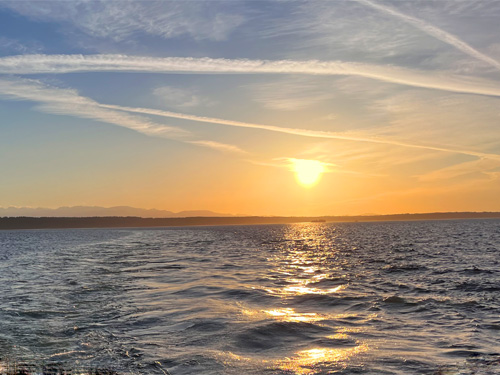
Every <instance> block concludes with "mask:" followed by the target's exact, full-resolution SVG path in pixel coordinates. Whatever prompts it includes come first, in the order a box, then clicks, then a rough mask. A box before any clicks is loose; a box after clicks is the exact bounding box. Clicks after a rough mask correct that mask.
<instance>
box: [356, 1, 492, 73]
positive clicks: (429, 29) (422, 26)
mask: <svg viewBox="0 0 500 375" xmlns="http://www.w3.org/2000/svg"><path fill="white" fill-rule="evenodd" d="M356 1H358V2H359V3H361V4H365V5H367V6H369V7H372V8H374V9H377V10H379V11H381V12H383V13H385V14H389V15H391V16H394V17H397V18H399V19H401V20H403V21H404V22H406V23H409V24H411V25H412V26H415V27H416V28H417V29H419V30H422V31H423V32H425V33H426V34H428V35H430V36H433V37H434V38H436V39H439V40H440V41H442V42H444V43H447V44H449V45H451V46H453V47H455V48H456V49H458V50H460V51H462V52H464V53H465V54H467V55H469V56H471V57H473V58H475V59H478V60H481V61H483V62H485V63H487V64H489V65H491V66H493V67H495V68H496V69H498V70H500V62H499V61H497V60H495V59H493V58H492V57H490V56H488V55H485V54H484V53H482V52H480V51H478V50H477V49H475V48H474V47H472V46H470V45H469V44H467V43H466V42H464V41H463V40H461V39H459V38H458V37H456V36H455V35H453V34H450V33H449V32H447V31H444V30H442V29H440V28H438V27H436V26H434V25H432V24H430V23H428V22H425V21H424V20H421V19H418V18H415V17H412V16H409V15H407V14H404V13H401V12H398V11H397V10H395V9H393V8H391V7H388V6H386V5H382V4H379V3H376V2H373V1H370V0H356Z"/></svg>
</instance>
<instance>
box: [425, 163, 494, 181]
mask: <svg viewBox="0 0 500 375" xmlns="http://www.w3.org/2000/svg"><path fill="white" fill-rule="evenodd" d="M499 168H500V161H499V160H488V159H482V158H481V159H479V160H472V161H469V162H465V163H460V164H456V165H453V166H450V167H447V168H441V169H438V170H435V171H432V172H429V173H427V174H424V175H420V176H418V179H419V181H422V182H432V181H437V180H442V181H449V180H450V179H452V178H457V177H461V176H467V175H470V174H476V173H480V174H482V175H483V176H486V177H487V178H491V176H490V175H489V174H490V173H491V172H495V170H498V169H499Z"/></svg>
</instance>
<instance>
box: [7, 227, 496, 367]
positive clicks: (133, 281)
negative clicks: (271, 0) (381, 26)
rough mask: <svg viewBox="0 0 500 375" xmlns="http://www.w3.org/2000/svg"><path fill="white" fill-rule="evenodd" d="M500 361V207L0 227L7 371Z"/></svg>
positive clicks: (437, 364) (428, 364) (467, 364)
mask: <svg viewBox="0 0 500 375" xmlns="http://www.w3.org/2000/svg"><path fill="white" fill-rule="evenodd" d="M48 373H50V374H118V375H121V374H123V375H125V374H159V375H198V374H199V375H247V374H248V375H278V374H279V375H293V374H297V375H313V374H375V375H378V374H388V375H389V374H391V375H392V374H394V375H412V374H418V375H419V374H433V375H449V374H500V220H495V219H491V220H449V221H414V222H370V223H361V222H360V223H316V222H315V223H298V224H292V225H253V226H212V227H208V226H207V227H182V228H181V227H177V228H174V227H171V228H146V229H144V228H141V229H133V228H131V229H129V228H126V229H64V230H57V229H54V230H17V231H9V230H7V231H0V374H48Z"/></svg>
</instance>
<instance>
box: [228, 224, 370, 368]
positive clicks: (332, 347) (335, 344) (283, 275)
mask: <svg viewBox="0 0 500 375" xmlns="http://www.w3.org/2000/svg"><path fill="white" fill-rule="evenodd" d="M325 228H326V227H325V226H324V225H318V224H317V223H312V224H299V225H291V226H288V227H287V229H286V230H285V232H284V236H283V238H282V240H281V241H276V242H273V243H275V244H276V245H275V246H276V250H277V252H276V253H275V254H276V255H275V256H274V257H272V258H269V261H270V263H271V264H273V265H274V269H273V271H274V278H273V279H272V284H271V285H269V284H267V285H262V286H261V287H260V288H259V289H262V290H265V291H266V292H267V293H268V294H269V295H272V296H273V297H277V298H278V299H279V302H278V303H277V302H274V303H273V305H269V306H262V305H261V306H259V308H250V307H249V306H246V307H245V308H241V313H242V314H243V315H245V316H247V317H251V319H252V320H253V321H255V322H262V324H264V322H266V321H269V319H271V320H275V321H279V322H286V323H291V324H294V323H296V324H302V323H308V324H314V325H316V326H321V327H323V328H322V330H323V329H324V330H325V331H321V330H320V331H315V332H317V333H310V334H311V335H313V336H311V337H314V341H315V343H316V345H314V344H313V342H312V341H311V342H310V345H312V346H313V347H312V348H309V349H303V348H304V346H305V347H307V345H308V344H307V343H306V342H301V343H300V345H299V346H298V347H296V348H295V350H293V351H290V352H289V353H288V354H286V355H285V356H283V357H281V358H267V359H262V358H261V359H260V361H261V364H263V365H265V366H266V367H267V368H269V369H279V370H281V371H285V372H287V373H291V374H296V375H309V374H316V373H323V372H324V370H325V369H326V368H327V369H330V368H333V367H338V366H344V365H345V364H346V362H347V361H349V360H351V359H352V358H353V357H354V356H356V355H357V354H359V353H362V352H365V351H367V350H368V346H367V344H366V343H364V342H363V341H360V340H357V339H355V336H356V333H358V332H359V330H358V329H357V328H355V327H345V326H343V324H342V323H340V322H341V321H342V320H343V319H356V317H357V316H358V315H357V313H353V312H348V311H342V310H341V311H339V310H336V309H334V308H331V307H330V306H335V304H334V303H333V304H332V301H333V302H334V301H335V300H336V298H341V296H342V295H343V293H346V292H348V283H347V281H344V280H345V279H344V272H343V269H342V267H345V266H346V265H345V264H343V265H340V264H336V263H335V261H334V260H335V258H336V250H335V248H334V246H333V245H332V243H331V242H329V241H330V240H331V233H329V235H328V236H327V235H325ZM347 266H348V265H347ZM308 296H310V297H311V298H313V301H314V298H315V297H314V296H325V297H321V298H326V299H328V300H329V298H331V299H332V300H331V301H330V300H329V303H328V305H325V306H324V308H322V310H320V311H318V308H317V307H318V304H321V301H322V299H318V300H317V301H316V302H314V303H312V304H310V305H309V306H310V307H307V306H305V305H304V302H305V301H308V300H307V298H308ZM304 297H306V299H304ZM323 301H324V300H323ZM297 303H299V304H300V305H297ZM299 306H300V308H299ZM330 309H331V310H330ZM339 323H340V324H339ZM302 327H303V326H297V327H294V328H293V330H301V329H302ZM304 329H305V328H304ZM319 332H324V333H323V334H321V333H319ZM352 335H354V337H353V336H352ZM319 342H325V344H324V345H325V346H326V347H323V345H319V346H317V344H318V343H319ZM297 349H301V350H297ZM232 359H233V360H234V359H235V358H232ZM238 360H239V361H241V360H242V358H241V357H238ZM247 360H250V359H249V358H247ZM254 360H256V358H254Z"/></svg>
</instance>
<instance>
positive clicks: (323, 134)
mask: <svg viewBox="0 0 500 375" xmlns="http://www.w3.org/2000/svg"><path fill="white" fill-rule="evenodd" d="M100 106H101V107H103V108H108V109H114V110H120V111H126V112H134V113H142V114H148V115H154V116H162V117H169V118H178V119H182V120H190V121H197V122H206V123H211V124H219V125H225V126H234V127H239V128H251V129H261V130H267V131H272V132H277V133H285V134H291V135H297V136H302V137H311V138H323V139H339V140H346V141H357V142H368V143H378V144H386V145H393V146H401V147H410V148H418V149H425V150H433V151H442V152H451V153H457V154H464V155H471V156H476V157H479V158H488V159H495V160H500V155H497V154H488V153H482V152H475V151H470V150H462V149H453V148H446V147H438V146H428V145H419V144H414V143H407V142H400V141H396V140H388V139H381V138H373V137H361V136H350V135H343V134H339V133H335V132H328V131H319V130H307V129H296V128H285V127H280V126H273V125H264V124H253V123H247V122H242V121H233V120H225V119H220V118H214V117H204V116H195V115H189V114H184V113H177V112H170V111H162V110H158V109H150V108H134V107H124V106H119V105H107V104H100Z"/></svg>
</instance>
